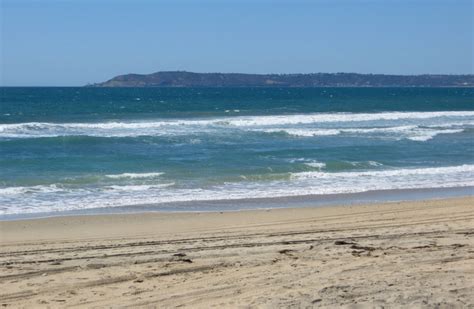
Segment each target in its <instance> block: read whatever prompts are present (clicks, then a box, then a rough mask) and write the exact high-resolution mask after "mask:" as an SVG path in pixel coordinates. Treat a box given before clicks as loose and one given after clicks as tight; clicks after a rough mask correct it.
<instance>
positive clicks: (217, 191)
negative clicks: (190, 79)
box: [0, 164, 474, 214]
mask: <svg viewBox="0 0 474 309" xmlns="http://www.w3.org/2000/svg"><path fill="white" fill-rule="evenodd" d="M468 186H474V165H469V164H465V165H460V166H448V167H424V168H403V169H396V170H371V171H355V172H338V173H330V172H323V171H310V172H298V173H292V174H291V175H290V177H289V178H288V179H279V180H268V181H249V182H233V183H223V184H220V185H214V186H209V187H205V188H180V187H177V186H174V183H167V184H156V185H155V184H152V185H123V186H117V185H108V186H105V187H89V188H87V187H81V188H74V187H72V188H71V187H69V188H67V187H63V186H60V185H49V186H34V187H10V188H1V189H0V205H1V206H0V213H3V214H13V213H34V212H48V211H65V210H78V209H88V208H100V207H117V206H137V205H146V204H166V203H174V202H189V201H213V200H238V199H248V198H274V197H286V196H302V195H325V194H344V193H356V192H366V191H373V190H396V189H421V188H446V187H468Z"/></svg>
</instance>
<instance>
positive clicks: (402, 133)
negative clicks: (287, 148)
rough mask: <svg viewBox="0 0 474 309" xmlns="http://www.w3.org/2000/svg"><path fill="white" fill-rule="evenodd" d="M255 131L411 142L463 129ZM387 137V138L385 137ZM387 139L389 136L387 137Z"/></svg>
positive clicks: (406, 127) (406, 128)
mask: <svg viewBox="0 0 474 309" xmlns="http://www.w3.org/2000/svg"><path fill="white" fill-rule="evenodd" d="M255 131H259V132H265V133H284V134H288V135H291V136H298V137H316V136H332V135H344V134H347V135H352V134H359V135H361V134H365V135H367V134H375V135H377V134H378V135H380V134H386V133H388V134H393V133H398V135H393V136H392V137H393V138H394V139H402V138H406V139H409V140H413V141H427V140H430V139H432V138H434V137H435V136H437V135H439V134H453V133H461V132H463V131H464V129H441V127H440V128H439V129H434V128H429V127H426V128H423V127H419V126H414V125H413V126H397V127H384V128H338V129H312V128H299V129H292V128H272V129H257V130H255ZM386 137H387V136H386ZM388 137H389V136H388Z"/></svg>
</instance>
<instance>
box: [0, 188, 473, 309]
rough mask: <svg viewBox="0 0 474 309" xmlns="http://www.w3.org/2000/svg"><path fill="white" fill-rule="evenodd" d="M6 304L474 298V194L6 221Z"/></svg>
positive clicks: (1, 298) (308, 303) (461, 301)
mask: <svg viewBox="0 0 474 309" xmlns="http://www.w3.org/2000/svg"><path fill="white" fill-rule="evenodd" d="M0 240H1V247H0V248H1V250H0V269H1V274H0V288H1V290H0V304H1V305H2V306H4V307H7V308H8V307H12V308H17V307H29V308H31V307H34V308H38V307H74V306H77V307H88V308H90V307H109V306H119V307H121V306H142V307H177V306H184V307H193V308H195V307H198V308H209V307H218V308H223V307H226V308H228V307H231V308H232V307H271V308H274V307H296V308H300V307H328V308H334V307H336V306H348V307H358V306H362V307H366V306H369V307H378V306H388V307H393V306H395V307H402V306H405V307H406V306H409V307H412V306H418V307H436V306H441V307H443V306H444V307H460V308H466V307H468V308H469V307H474V198H473V197H467V198H453V199H444V200H431V201H418V202H400V203H386V204H377V205H365V206H364V205H361V206H353V207H350V206H341V207H325V208H298V209H278V210H257V211H241V212H223V213H219V212H217V213H174V214H173V213H168V214H166V213H143V214H127V215H97V216H73V217H55V218H46V219H35V220H23V221H4V222H0Z"/></svg>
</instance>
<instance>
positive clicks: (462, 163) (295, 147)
mask: <svg viewBox="0 0 474 309" xmlns="http://www.w3.org/2000/svg"><path fill="white" fill-rule="evenodd" d="M0 99H1V100H0V212H1V214H4V215H8V214H26V213H41V212H55V211H70V210H84V209H98V208H103V207H120V206H128V207H133V206H136V207H137V209H138V208H139V206H141V205H145V204H153V205H156V206H157V207H158V208H157V209H159V207H160V205H170V203H171V204H172V203H182V202H188V201H199V203H200V205H201V204H202V205H204V204H205V203H204V204H203V202H205V201H210V202H211V201H213V202H215V201H221V200H244V199H248V198H273V197H290V196H304V195H311V196H327V195H332V194H347V193H360V192H368V191H373V190H403V189H420V188H448V187H469V186H473V185H474V139H473V137H474V90H473V89H468V88H458V89H456V88H438V89H433V88H424V89H423V88H316V89H308V88H304V89H301V88H281V89H279V88H213V89H205V88H194V89H193V88H130V89H126V88H122V89H113V88H110V89H100V88H1V97H0ZM223 207H225V206H223ZM193 210H196V209H195V208H194V209H193Z"/></svg>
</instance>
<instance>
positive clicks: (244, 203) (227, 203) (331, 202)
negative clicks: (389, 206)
mask: <svg viewBox="0 0 474 309" xmlns="http://www.w3.org/2000/svg"><path fill="white" fill-rule="evenodd" d="M470 196H474V186H466V187H446V188H416V189H390V190H374V191H365V192H355V193H340V194H326V195H299V196H282V197H275V198H254V199H248V198H247V199H229V200H209V201H186V202H173V203H162V204H151V205H148V204H145V205H133V206H115V207H101V208H89V209H78V210H65V211H52V212H37V213H24V214H0V222H3V221H19V220H35V219H43V218H53V217H70V216H95V215H118V214H141V213H196V212H204V213H206V212H234V211H247V210H268V209H285V208H307V207H331V206H342V205H346V206H350V205H352V206H355V205H364V204H377V203H390V202H410V201H420V200H437V199H446V198H462V197H470Z"/></svg>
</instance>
